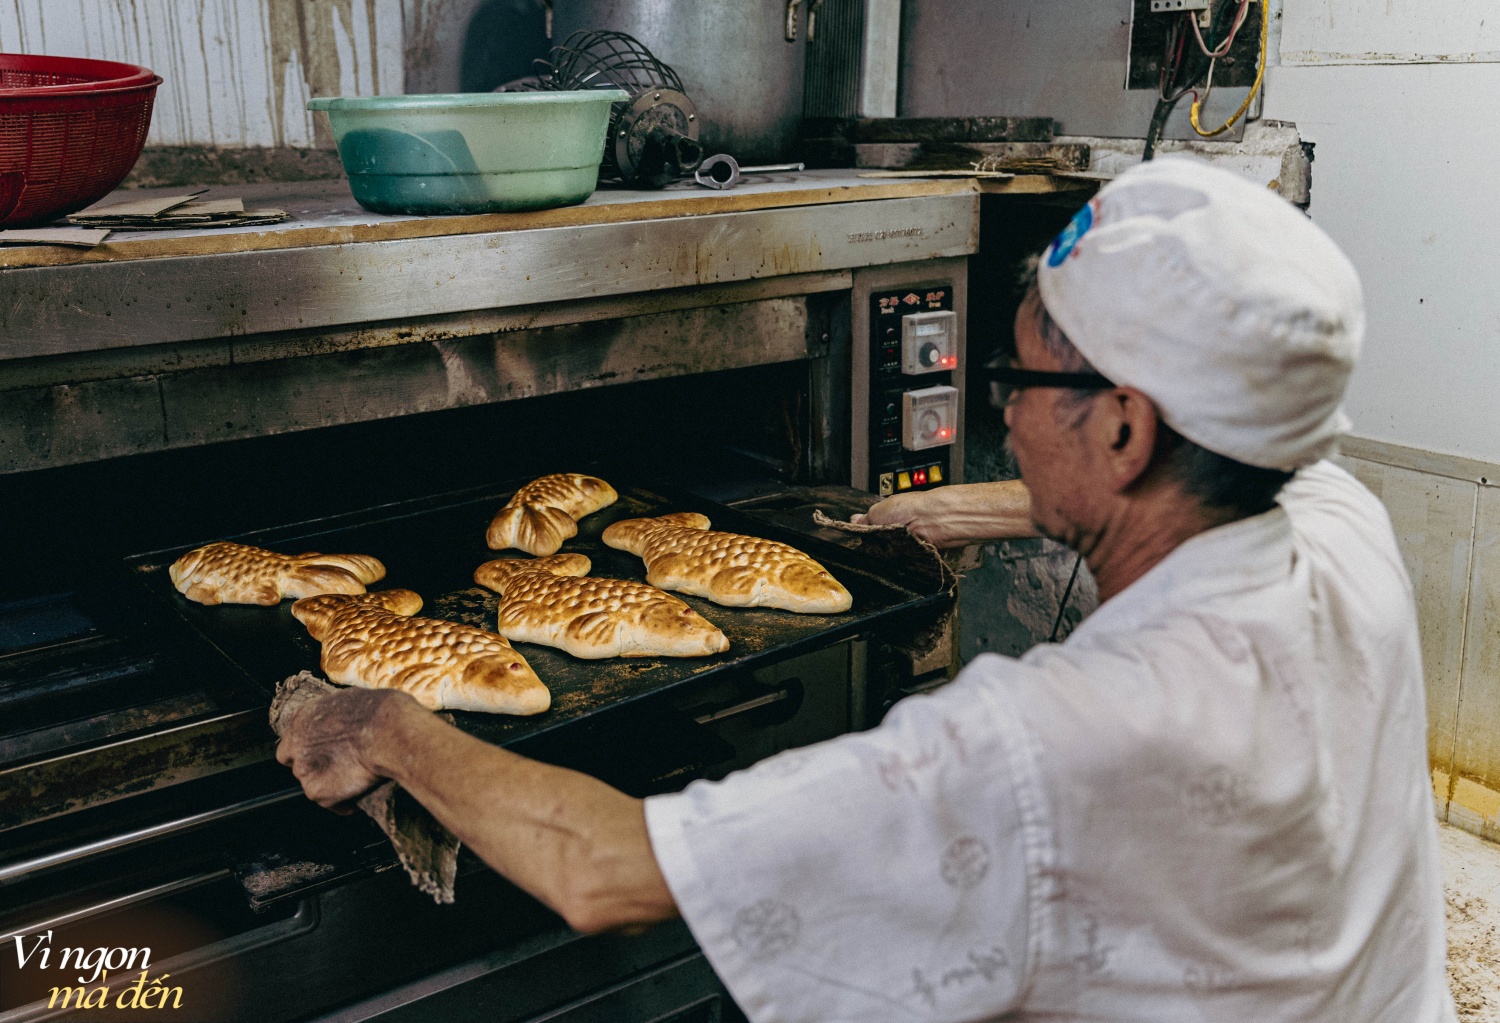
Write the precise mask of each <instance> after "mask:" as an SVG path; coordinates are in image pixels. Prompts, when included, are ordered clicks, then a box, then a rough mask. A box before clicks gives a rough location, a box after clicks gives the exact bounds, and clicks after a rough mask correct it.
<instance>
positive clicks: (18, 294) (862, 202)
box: [0, 171, 979, 472]
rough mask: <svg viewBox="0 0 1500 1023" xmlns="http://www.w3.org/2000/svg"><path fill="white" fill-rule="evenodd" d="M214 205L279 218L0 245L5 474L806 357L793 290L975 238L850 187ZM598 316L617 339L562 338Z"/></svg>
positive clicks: (819, 179) (820, 181)
mask: <svg viewBox="0 0 1500 1023" xmlns="http://www.w3.org/2000/svg"><path fill="white" fill-rule="evenodd" d="M221 194H222V195H225V196H228V195H240V196H243V197H244V198H245V199H246V204H247V206H249V207H259V206H276V207H279V208H283V209H286V210H288V211H289V212H291V213H292V214H293V217H292V219H291V220H289V221H287V222H285V223H282V224H278V225H274V226H272V227H262V228H239V229H230V230H223V231H204V230H195V231H171V232H116V233H115V234H113V235H111V236H110V238H109V239H108V241H107V242H106V243H105V244H103V245H101V246H98V247H96V248H95V249H92V250H87V251H82V252H79V251H73V250H63V249H57V248H39V247H27V248H8V249H0V402H3V406H0V408H3V411H0V472H16V471H23V470H26V469H32V468H41V467H45V466H50V465H60V464H67V463H71V462H78V461H88V460H92V459H96V458H105V457H113V456H117V455H122V454H130V453H137V452H142V451H149V450H158V449H162V448H168V447H179V446H183V445H187V444H196V443H205V442H208V441H213V440H226V439H233V438H236V437H245V436H257V435H262V434H264V433H274V432H282V431H285V430H295V429H305V428H311V427H316V426H326V425H334V424H337V423H343V422H354V421H359V420H363V419H370V418H379V417H384V416H388V415H400V414H407V413H410V412H419V411H429V410H434V409H440V408H451V407H457V406H460V405H466V404H477V403H483V402H488V401H497V400H504V399H506V398H512V397H525V396H529V395H531V394H537V393H546V392H547V391H548V390H560V389H569V388H571V387H574V386H589V385H591V384H595V383H600V382H604V381H605V380H611V381H613V380H623V379H644V378H646V377H649V376H653V375H655V376H671V375H680V374H682V373H689V372H706V371H709V370H716V369H729V368H736V367H742V366H745V365H754V364H761V363H767V362H776V361H785V360H787V359H795V358H808V357H815V356H816V355H817V354H818V352H817V351H816V349H817V346H818V345H819V343H820V339H819V337H818V336H816V335H809V334H808V327H807V324H808V323H809V322H810V321H809V317H808V312H807V309H806V297H807V296H809V295H815V294H819V293H826V292H830V291H840V290H847V289H848V288H849V287H850V286H851V280H852V273H853V272H854V271H857V270H860V269H863V268H867V267H876V266H887V265H891V264H910V263H921V262H924V261H927V260H932V259H938V258H946V257H963V256H967V255H969V254H970V253H972V252H974V251H976V249H977V247H978V232H979V195H978V190H977V188H976V187H975V185H974V184H973V182H970V181H964V180H936V181H920V180H919V181H913V180H901V181H897V182H893V181H890V180H880V179H868V178H859V177H854V176H852V174H851V172H849V171H822V172H818V171H813V172H805V173H802V174H795V175H779V176H776V177H774V178H771V177H766V178H762V179H759V180H757V179H754V178H751V179H749V180H748V181H747V182H746V184H744V185H742V186H741V187H740V188H738V189H735V190H733V191H731V192H711V191H708V190H705V189H701V188H698V187H697V186H693V185H689V184H684V185H680V186H677V187H674V188H671V189H667V190H664V191H660V192H629V191H624V190H601V191H599V192H598V193H596V194H595V195H594V197H592V198H591V199H590V200H589V201H588V202H587V203H585V204H583V205H580V206H575V207H570V208H567V209H560V210H547V211H539V212H536V213H527V214H495V215H489V216H470V217H445V218H419V217H400V216H396V217H392V216H382V215H379V214H372V213H369V212H366V211H364V210H362V209H360V208H359V207H358V206H357V205H356V204H355V203H354V201H353V199H352V198H351V197H350V196H349V193H348V189H347V186H346V185H345V183H344V182H342V181H331V182H302V183H284V184H274V185H261V186H225V187H222V188H218V189H215V190H214V192H212V193H210V196H211V197H212V196H214V195H221ZM725 305H729V306H734V307H735V310H734V312H733V313H732V314H730V315H728V316H727V318H725V322H724V323H722V324H720V325H719V326H717V327H715V328H714V329H708V328H706V327H705V325H704V324H703V323H702V322H699V321H701V320H702V319H703V315H704V314H703V310H705V309H707V308H710V307H718V306H725ZM604 320H619V321H621V322H622V323H623V324H624V325H625V327H624V329H622V330H619V331H612V332H610V336H609V337H608V338H607V339H605V340H601V338H600V337H599V336H598V335H597V332H594V333H590V332H588V331H583V332H581V333H580V332H579V331H577V330H573V331H571V332H570V331H568V330H567V329H566V328H567V327H568V325H577V324H584V323H590V322H598V321H604ZM546 331H552V333H551V334H545V332H546ZM726 331H728V334H729V335H736V336H742V337H744V338H745V339H746V343H744V344H725V343H723V339H724V338H725V337H726V336H728V335H726ZM517 332H520V336H517ZM668 337H669V338H671V339H672V340H671V342H670V343H668V344H664V343H663V341H662V339H663V338H668ZM823 340H826V339H823ZM364 349H382V350H384V351H383V352H382V353H380V354H375V355H371V356H369V357H367V358H366V359H364V360H363V361H361V362H360V363H359V364H358V365H357V366H356V365H354V364H352V363H350V362H349V357H350V355H351V353H353V352H355V351H357V350H364ZM398 349H399V350H398ZM541 352H545V353H546V358H545V359H543V360H542V361H541V362H538V353H541ZM341 360H342V361H341ZM544 363H545V364H544ZM579 374H582V375H581V376H580V375H579ZM590 374H592V375H590ZM601 374H602V375H601ZM542 378H545V381H544V380H543V379H542ZM596 378H597V379H596ZM225 409H227V410H229V414H220V412H221V411H222V410H225Z"/></svg>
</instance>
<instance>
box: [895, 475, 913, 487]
mask: <svg viewBox="0 0 1500 1023" xmlns="http://www.w3.org/2000/svg"><path fill="white" fill-rule="evenodd" d="M896 489H897V490H910V489H911V473H909V472H902V473H897V474H896Z"/></svg>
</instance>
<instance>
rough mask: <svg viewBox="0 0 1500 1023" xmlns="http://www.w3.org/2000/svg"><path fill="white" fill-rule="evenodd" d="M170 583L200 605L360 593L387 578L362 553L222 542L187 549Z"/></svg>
mask: <svg viewBox="0 0 1500 1023" xmlns="http://www.w3.org/2000/svg"><path fill="white" fill-rule="evenodd" d="M167 574H168V575H170V576H171V577H172V585H173V586H176V587H177V589H178V592H180V593H181V594H182V595H183V596H185V597H187V598H188V599H189V600H196V601H197V602H198V603H200V604H279V603H281V601H282V599H283V598H285V597H312V596H316V595H317V594H319V593H363V592H365V586H366V584H368V583H373V582H379V581H380V580H381V579H384V578H385V566H384V565H382V564H381V563H380V562H379V561H376V560H375V559H374V558H372V557H369V556H368V555H365V554H277V553H276V552H275V551H264V550H261V549H260V548H259V547H247V546H245V545H244V544H239V543H230V542H228V541H227V540H221V541H219V542H218V543H211V544H209V545H207V546H206V547H199V548H198V549H197V550H194V551H188V552H187V553H186V554H184V555H183V556H182V557H180V558H178V559H177V560H176V561H174V562H173V563H172V567H171V568H169V569H167Z"/></svg>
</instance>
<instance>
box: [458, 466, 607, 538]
mask: <svg viewBox="0 0 1500 1023" xmlns="http://www.w3.org/2000/svg"><path fill="white" fill-rule="evenodd" d="M619 497H620V495H619V494H617V493H615V488H614V487H612V486H610V485H609V484H608V483H605V482H604V481H603V480H601V479H599V478H598V477H597V476H583V475H580V474H578V473H576V472H559V473H553V474H552V475H551V476H543V477H542V478H541V479H535V480H532V481H531V482H530V483H528V484H526V485H525V486H524V487H522V488H521V489H520V490H517V491H516V495H515V496H514V497H512V498H511V499H510V501H508V502H507V503H506V505H505V507H504V508H501V509H500V511H499V512H497V513H496V514H495V518H494V519H493V520H492V521H491V522H490V528H489V531H488V532H487V533H486V534H485V537H484V539H485V542H486V543H488V544H489V545H490V550H494V551H501V550H505V549H506V548H507V547H516V548H519V549H520V550H523V551H525V552H526V553H527V554H535V555H538V556H541V555H546V554H556V553H557V551H558V548H560V547H561V546H562V545H563V541H564V540H567V539H569V538H570V537H574V536H577V535H578V520H579V519H581V518H583V517H584V516H585V515H592V514H593V513H594V512H596V511H598V510H599V509H600V508H607V507H608V506H610V505H612V504H614V503H615V501H617V500H618V499H619Z"/></svg>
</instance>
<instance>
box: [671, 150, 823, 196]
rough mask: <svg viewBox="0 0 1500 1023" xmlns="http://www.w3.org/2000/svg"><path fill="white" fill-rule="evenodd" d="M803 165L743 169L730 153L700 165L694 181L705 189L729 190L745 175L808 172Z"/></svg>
mask: <svg viewBox="0 0 1500 1023" xmlns="http://www.w3.org/2000/svg"><path fill="white" fill-rule="evenodd" d="M806 169H807V165H806V164H802V163H768V164H765V165H763V166H760V167H741V166H740V165H739V162H738V161H736V160H735V158H734V157H732V156H730V155H729V154H728V153H719V154H717V155H715V156H710V157H709V158H708V159H706V160H704V161H703V162H702V163H700V164H699V165H698V172H697V173H696V174H694V175H693V180H694V181H696V182H698V184H700V185H702V186H703V187H704V188H717V189H721V190H722V189H729V188H733V187H734V186H735V185H738V184H739V183H740V176H741V175H744V174H775V173H778V172H780V171H799V170H806Z"/></svg>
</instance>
